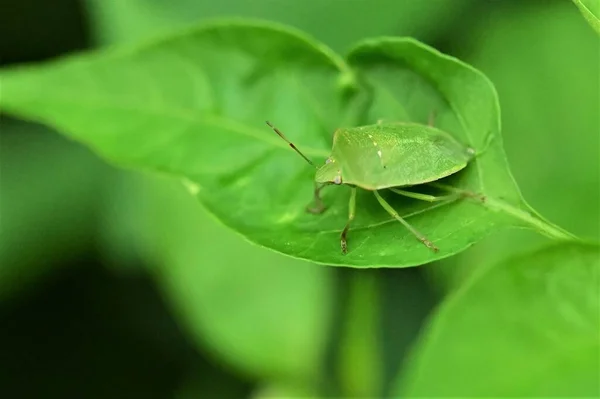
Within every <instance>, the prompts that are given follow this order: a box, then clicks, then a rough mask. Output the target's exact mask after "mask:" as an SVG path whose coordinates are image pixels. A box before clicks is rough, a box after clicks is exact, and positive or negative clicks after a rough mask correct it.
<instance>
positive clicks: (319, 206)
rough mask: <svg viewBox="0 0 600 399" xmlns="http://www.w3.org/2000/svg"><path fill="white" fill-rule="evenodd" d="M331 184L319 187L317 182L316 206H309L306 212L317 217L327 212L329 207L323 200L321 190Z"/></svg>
mask: <svg viewBox="0 0 600 399" xmlns="http://www.w3.org/2000/svg"><path fill="white" fill-rule="evenodd" d="M328 185H329V183H323V184H321V185H320V186H319V184H318V183H316V182H315V191H314V205H313V206H308V207H307V208H306V211H307V212H309V213H312V214H315V215H318V214H320V213H323V212H325V210H326V209H327V207H326V206H325V203H324V202H323V199H322V198H321V190H322V189H323V187H325V186H328Z"/></svg>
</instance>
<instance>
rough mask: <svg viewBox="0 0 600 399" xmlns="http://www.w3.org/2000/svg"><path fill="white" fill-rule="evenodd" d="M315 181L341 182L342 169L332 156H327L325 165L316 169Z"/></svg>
mask: <svg viewBox="0 0 600 399" xmlns="http://www.w3.org/2000/svg"><path fill="white" fill-rule="evenodd" d="M315 181H316V182H317V183H333V184H342V182H343V179H342V171H341V169H340V165H339V164H338V163H337V162H335V160H334V159H333V158H328V159H327V162H325V165H323V166H321V167H320V168H319V169H317V174H316V176H315Z"/></svg>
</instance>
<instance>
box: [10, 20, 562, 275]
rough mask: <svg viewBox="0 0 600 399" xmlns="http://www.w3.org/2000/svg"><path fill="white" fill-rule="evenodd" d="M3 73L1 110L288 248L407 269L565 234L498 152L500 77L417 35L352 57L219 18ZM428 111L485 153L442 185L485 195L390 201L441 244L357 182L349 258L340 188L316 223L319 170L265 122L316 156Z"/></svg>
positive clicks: (373, 44) (273, 29) (361, 49)
mask: <svg viewBox="0 0 600 399" xmlns="http://www.w3.org/2000/svg"><path fill="white" fill-rule="evenodd" d="M199 49H201V51H199ZM224 65H225V66H227V67H223V66H224ZM1 76H2V78H3V81H4V85H3V86H4V90H3V92H4V105H3V106H4V108H5V109H6V110H7V111H9V112H12V113H14V114H15V115H20V116H22V117H26V118H30V119H34V120H38V121H41V122H44V123H47V124H50V125H52V126H54V127H55V128H57V129H58V130H59V131H63V132H66V133H67V134H68V135H70V136H71V137H73V138H75V139H77V140H79V141H81V142H83V143H85V144H87V145H89V146H90V147H92V148H93V149H94V150H95V151H97V152H98V153H99V154H101V155H102V156H104V157H106V158H107V159H109V160H111V161H113V162H115V163H118V164H120V165H126V166H131V167H138V168H143V169H146V170H151V171H160V172H165V173H168V174H171V175H173V176H176V177H178V178H181V179H185V181H186V182H187V183H188V186H189V187H191V190H192V192H193V194H194V195H195V196H196V197H197V198H198V199H199V200H200V201H201V202H202V204H203V205H204V206H205V207H206V208H207V209H209V210H210V212H212V213H213V214H214V215H216V216H217V217H218V218H219V219H220V220H221V221H222V222H223V223H224V224H226V225H227V226H229V227H231V228H233V229H235V230H237V231H238V232H240V233H241V234H243V235H244V236H246V237H247V238H248V239H249V240H251V241H253V242H255V243H257V244H259V245H262V246H265V247H268V248H272V249H275V250H277V251H279V252H282V253H285V254H288V255H291V256H294V257H298V258H302V259H306V260H312V261H315V262H318V263H325V264H331V265H344V266H360V267H375V266H396V267H403V266H413V265H419V264H423V263H427V262H430V261H433V260H436V259H440V258H442V257H447V256H450V255H453V254H456V253H457V252H460V251H463V250H464V249H466V248H467V247H469V246H470V245H471V244H473V243H475V242H476V241H478V240H479V239H481V238H482V237H483V236H485V235H487V234H489V233H490V232H491V231H494V229H498V228H500V227H502V226H520V227H521V226H522V227H525V226H526V227H529V226H531V227H534V228H536V229H538V230H539V231H541V232H542V233H545V234H548V235H550V236H552V237H556V238H563V239H564V238H569V237H570V236H569V235H568V234H567V233H565V232H563V231H561V230H560V229H558V228H556V227H554V226H552V225H550V224H548V223H547V222H545V221H544V220H543V219H541V218H539V217H537V216H535V214H533V213H532V212H531V211H530V210H529V209H528V206H527V205H526V203H525V202H524V201H523V200H522V199H521V196H520V194H519V192H518V189H517V188H516V185H515V183H514V181H513V179H512V177H511V175H510V172H509V171H508V167H507V165H506V161H505V156H504V153H503V150H502V146H501V140H500V124H499V109H498V101H497V98H496V94H495V91H494V88H493V86H492V85H491V84H490V83H489V81H488V80H487V79H486V78H485V77H484V76H483V75H482V74H481V73H480V72H478V71H476V70H474V69H473V68H471V67H469V66H467V65H465V64H463V63H461V62H460V61H458V60H456V59H454V58H451V57H448V56H445V55H443V54H440V53H438V52H436V51H435V50H433V49H432V48H430V47H428V46H425V45H423V44H421V43H419V42H417V41H415V40H412V39H402V38H399V39H374V40H371V41H368V42H364V43H359V44H358V45H357V46H356V47H355V48H354V49H353V50H351V52H350V54H349V56H348V62H347V63H346V62H345V61H344V60H343V59H342V58H340V57H339V56H337V55H336V54H335V53H333V52H332V51H331V50H329V49H327V48H326V47H325V46H324V45H322V44H320V43H317V42H315V41H314V40H312V39H309V38H306V37H304V36H303V35H301V34H300V33H297V32H294V31H291V30H288V29H285V28H282V27H278V26H276V25H271V24H263V23H252V22H219V23H214V24H211V25H208V26H202V27H200V28H198V29H192V30H189V31H185V32H182V33H181V34H178V35H174V36H171V37H167V38H164V39H161V40H160V41H157V42H155V43H150V44H147V45H143V46H140V47H129V48H126V49H123V50H115V51H112V52H107V53H105V54H94V55H89V56H79V57H74V58H71V59H67V60H62V61H58V62H54V63H51V64H49V65H44V66H38V67H35V68H32V69H17V70H8V71H5V72H4V73H3V74H2V75H1ZM362 79H364V80H366V83H363V82H362ZM432 110H433V111H434V112H435V114H436V125H437V126H439V127H440V128H441V129H443V130H446V131H449V132H452V133H453V134H454V135H455V136H456V137H457V138H458V139H459V140H461V141H462V142H464V143H465V144H467V145H468V146H470V147H471V148H473V149H474V150H475V151H476V153H479V152H481V154H478V155H477V156H476V158H475V160H474V161H472V162H471V164H470V165H469V166H468V168H467V170H465V171H464V172H462V173H459V174H458V176H451V177H450V178H449V179H448V180H449V182H448V183H447V184H450V185H451V187H452V188H451V189H452V190H453V191H467V192H471V193H475V194H477V195H480V196H484V197H485V200H484V201H480V200H475V201H469V200H462V201H455V202H453V203H449V204H447V203H442V204H433V205H432V204H427V203H423V202H419V201H416V200H412V201H402V199H400V198H398V197H397V196H396V198H394V201H393V204H394V205H395V208H397V209H402V211H401V216H403V217H405V218H408V219H409V221H410V222H411V223H412V224H413V225H414V226H415V227H416V228H417V230H420V231H421V232H422V233H423V234H425V236H427V237H428V238H429V239H430V240H432V241H433V242H435V244H436V245H437V246H438V247H440V248H441V251H440V252H439V253H432V252H431V251H428V250H427V249H426V248H424V247H422V246H418V245H415V240H414V237H413V236H412V234H411V233H410V232H409V231H408V230H407V229H401V228H400V226H399V225H398V224H397V223H396V221H395V220H394V219H393V218H391V217H390V216H389V214H387V213H386V212H385V211H384V210H383V209H381V208H380V207H378V206H377V204H376V203H375V200H374V198H373V197H372V196H371V195H370V194H369V196H368V197H367V194H368V193H365V192H363V193H361V194H363V195H361V196H359V199H358V202H359V204H360V205H359V209H358V216H357V218H356V220H355V221H354V222H353V224H352V230H351V235H352V247H353V249H351V251H350V252H349V254H348V255H343V254H341V253H340V251H339V250H338V249H337V248H338V245H339V244H338V239H337V237H338V236H339V234H340V232H341V230H342V228H343V226H344V225H345V222H346V219H347V216H346V214H347V210H346V205H345V202H346V201H347V195H348V194H347V192H345V191H344V190H343V189H342V190H340V189H338V190H336V191H335V192H334V191H333V190H330V191H331V192H327V193H326V195H325V197H324V200H325V201H326V203H327V204H328V206H329V207H330V210H329V212H326V213H325V214H324V215H322V216H320V217H315V216H314V215H310V214H308V213H307V212H305V208H306V205H307V203H308V202H309V201H310V193H311V187H312V185H313V183H312V182H311V178H310V177H311V171H310V169H308V168H306V166H305V165H304V164H302V163H301V162H298V159H297V158H295V157H291V156H290V152H284V151H282V150H284V149H286V148H287V147H286V143H285V142H284V141H280V140H279V139H278V138H277V137H276V136H274V135H272V134H270V132H268V131H267V130H266V129H263V130H264V131H261V129H260V126H261V125H262V120H263V119H264V118H265V115H270V116H269V118H270V119H273V120H276V121H278V122H277V124H278V126H280V128H281V129H282V130H283V131H294V132H295V133H296V134H295V136H296V137H297V139H296V138H295V139H294V140H295V141H296V143H297V146H298V147H299V148H302V151H303V152H304V153H305V154H306V155H308V156H309V157H313V158H316V159H319V160H320V162H319V163H323V162H324V159H325V158H326V157H327V155H328V148H327V146H328V145H330V142H331V139H330V136H331V132H333V131H334V130H335V129H336V127H340V126H356V125H366V124H369V123H375V122H376V120H377V119H378V118H383V119H389V120H400V121H415V122H418V121H422V122H423V123H425V121H424V120H423V119H424V118H425V117H426V116H427V115H428V114H429V113H430V112H431V111H432ZM268 134H269V135H268ZM487 142H491V144H490V145H487ZM445 180H446V179H445ZM302 193H306V194H307V195H301V194H302ZM467 226H468V228H467ZM390 243H393V245H390Z"/></svg>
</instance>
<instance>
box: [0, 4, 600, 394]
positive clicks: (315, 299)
mask: <svg viewBox="0 0 600 399" xmlns="http://www.w3.org/2000/svg"><path fill="white" fill-rule="evenodd" d="M2 10H3V12H1V13H0V55H1V57H0V59H1V61H2V63H3V65H7V64H14V63H19V62H25V61H36V60H42V59H47V58H49V57H54V56H57V55H61V54H65V53H69V52H73V51H76V50H80V49H85V48H93V47H100V46H105V45H112V44H115V43H123V42H135V41H137V40H139V39H143V38H147V37H152V36H157V35H160V34H161V32H166V31H169V30H170V29H175V28H178V27H182V26H187V25H189V24H193V23H195V22H197V21H201V20H203V19H206V18H213V17H220V16H251V17H258V18H264V19H270V20H275V21H279V22H284V23H288V24H291V25H294V26H296V27H299V28H301V29H303V30H306V31H307V32H308V33H310V34H312V35H313V36H315V37H316V38H317V39H320V40H321V41H323V42H325V43H326V44H328V45H330V46H331V47H333V48H334V49H335V50H338V51H344V50H345V49H346V48H348V47H350V45H351V44H352V43H353V42H354V41H356V40H358V39H361V38H364V37H369V36H378V35H410V36H414V37H416V38H417V39H420V40H422V41H424V42H426V43H428V44H430V45H433V46H435V47H437V48H438V49H440V50H442V51H444V52H446V53H449V54H451V55H454V56H457V57H459V58H461V59H463V60H465V61H466V62H468V63H471V64H472V65H474V66H475V67H476V68H479V69H481V70H482V71H483V72H484V73H485V74H487V75H488V76H489V77H490V78H491V80H492V81H493V82H494V84H495V85H496V87H497V89H498V92H499V96H500V102H501V110H502V125H503V137H504V142H505V147H506V153H507V156H508V159H509V162H510V165H511V168H512V171H513V173H514V175H515V178H516V180H517V182H518V184H519V186H520V187H521V190H522V192H523V195H524V197H525V198H526V199H527V200H528V201H529V202H530V203H531V205H532V206H533V207H534V208H535V209H536V210H538V211H539V212H541V213H542V214H543V215H544V216H546V217H547V218H549V219H550V220H551V221H553V222H555V223H556V224H558V225H560V226H562V227H564V228H566V229H568V230H570V231H571V232H573V233H575V234H578V235H581V236H584V237H589V238H596V239H597V238H599V237H600V228H599V224H598V220H600V209H599V206H598V204H599V203H600V183H599V181H600V164H599V162H600V161H599V159H600V158H599V154H598V153H599V149H600V135H599V134H598V132H599V131H600V118H599V116H598V110H599V109H600V98H599V97H600V95H599V93H598V87H600V81H599V79H600V78H599V74H598V70H600V55H599V46H598V37H597V36H596V35H595V34H594V31H593V30H592V29H591V28H590V27H589V26H588V25H587V24H586V23H585V21H584V20H583V18H582V17H581V15H580V14H579V12H578V10H577V9H576V8H575V7H574V5H573V4H571V3H570V2H568V1H563V0H555V1H521V0H514V1H508V0H506V1H477V0H434V1H428V2H425V1H420V0H402V1H400V0H377V1H367V0H329V1H317V0H309V1H306V0H305V1H299V0H298V1H297V0H261V1H250V0H223V1H220V2H208V1H193V0H177V1H174V0H170V1H167V0H128V1H122V0H88V1H84V2H78V1H75V0H55V1H52V2H50V1H35V0H27V1H24V0H20V1H15V0H4V1H3V2H2ZM0 130H1V131H0V140H1V143H0V144H1V147H0V168H1V173H0V186H1V187H0V188H1V195H2V197H1V202H0V207H1V211H2V215H1V220H0V222H1V227H2V229H1V232H0V234H1V238H0V301H1V302H0V353H1V354H2V357H1V359H2V360H1V362H0V396H1V397H98V398H106V397H144V398H153V397H156V398H170V397H180V398H188V397H189V398H192V397H194V398H196V397H220V398H221V397H249V396H254V397H265V396H267V395H269V394H272V395H280V396H288V397H289V396H306V395H308V394H310V393H311V390H314V389H317V388H318V389H319V390H321V392H325V393H328V394H330V395H340V392H353V393H356V394H361V393H368V392H372V391H370V388H372V387H375V386H377V387H379V388H377V389H375V391H376V392H377V393H378V394H381V393H382V392H384V391H385V390H386V389H387V387H388V386H389V385H390V384H391V380H392V379H393V377H394V376H395V374H396V373H397V370H398V367H399V366H400V363H401V362H402V361H403V359H404V355H405V353H406V351H407V348H408V345H410V344H411V343H412V342H414V340H415V338H416V337H417V334H418V332H419V329H420V327H421V326H422V323H423V322H424V320H425V318H426V317H427V315H428V314H429V313H430V311H431V310H432V309H433V307H434V306H435V304H436V303H437V302H438V301H439V300H440V298H442V297H443V295H445V293H446V291H447V290H448V289H452V287H455V286H457V285H459V284H460V282H461V281H463V279H464V277H465V276H466V275H467V274H468V273H470V272H471V271H472V270H474V269H476V268H477V267H479V266H480V265H482V264H487V263H489V262H493V261H496V260H500V259H502V258H505V257H506V256H508V255H511V254H515V253H520V252H522V251H524V250H526V249H530V248H534V247H537V246H539V245H540V244H542V243H544V242H546V241H545V239H544V238H541V237H538V236H536V235H535V234H534V233H531V232H515V231H509V232H506V233H503V234H496V235H494V236H492V237H489V238H488V239H486V240H485V241H484V242H482V243H480V244H478V245H477V246H475V247H474V248H472V249H470V250H468V251H466V252H464V253H462V254H460V255H458V256H456V257H454V258H451V259H448V260H446V261H443V262H439V263H436V264H433V265H428V266H427V267H424V268H410V269H404V270H402V269H401V270H364V271H352V270H345V269H336V270H331V269H328V268H323V267H318V266H316V265H310V264H306V263H304V262H299V261H294V260H290V259H287V258H284V257H282V256H279V255H276V254H273V253H270V252H269V251H267V250H264V249H260V248H256V247H254V246H251V245H250V244H248V243H246V242H245V241H244V240H243V239H242V238H240V237H239V236H237V235H236V234H233V233H231V232H230V231H227V230H226V229H224V228H223V227H222V226H220V225H218V224H217V223H216V222H215V221H214V220H213V219H212V218H210V217H208V216H207V215H206V214H205V212H204V211H202V210H201V209H197V208H198V207H197V206H196V204H195V203H193V200H192V199H191V198H188V196H186V195H185V194H184V193H183V191H182V190H181V189H180V188H179V187H175V186H174V185H172V184H169V183H167V182H164V181H162V180H161V179H157V178H155V177H152V176H145V175H140V174H134V173H131V172H124V171H118V170H115V169H113V168H111V167H109V166H108V165H106V164H104V163H103V162H102V161H100V160H99V159H98V158H97V157H95V156H94V155H92V154H91V153H90V152H89V151H87V150H85V149H84V148H82V147H80V146H78V145H76V144H74V143H71V142H68V141H67V140H65V139H63V138H62V137H60V136H59V135H57V134H55V133H54V132H50V131H48V130H47V129H44V128H42V127H39V126H35V125H32V124H28V123H24V122H21V121H17V120H14V119H9V118H7V117H5V116H2V120H1V124H0ZM165 209H177V212H170V211H169V212H166V211H165ZM190 214H193V216H190ZM190 236H194V237H195V238H196V239H195V240H193V241H191V240H188V238H189V237H190ZM357 277H358V279H357ZM356 281H361V283H359V284H360V286H359V287H356V286H355V284H356ZM351 291H352V292H356V291H358V292H359V293H360V295H359V297H360V298H362V301H361V302H360V306H356V303H354V302H350V300H349V297H350V295H349V292H351ZM354 300H356V299H354ZM349 304H350V305H352V306H349ZM374 309H381V310H377V311H376V312H375V311H374ZM374 313H378V315H376V316H374ZM366 325H372V326H374V327H373V328H368V327H365V326H366ZM473 334H476V331H474V332H473ZM369 337H370V338H371V339H370V340H369ZM369 342H376V343H377V345H378V346H379V347H378V348H377V350H378V351H379V353H381V354H382V356H383V359H384V362H383V367H382V370H381V374H380V376H382V377H378V378H383V380H376V381H373V380H370V379H369V370H370V369H369V367H368V365H369V364H370V363H369V361H373V359H370V355H369V354H366V355H365V354H364V353H360V352H352V351H348V348H353V347H356V346H357V345H363V344H364V345H366V346H368V344H369ZM348 353H349V354H348ZM320 354H324V355H325V356H324V358H323V359H322V358H320V357H319V355H320ZM348 357H349V358H348ZM344 359H347V360H348V362H350V360H353V361H355V362H356V364H357V366H356V369H355V370H347V368H348V367H344V366H340V364H344V363H345V364H348V362H344V361H343V360H344ZM361 365H362V366H361ZM318 367H323V369H322V370H320V369H316V368H318ZM315 370H318V372H316V371H315ZM315 374H320V376H321V378H320V379H319V381H318V383H315V379H314V375H315ZM349 376H362V377H363V378H362V379H361V378H359V377H356V378H350V377H349ZM353 381H354V382H353Z"/></svg>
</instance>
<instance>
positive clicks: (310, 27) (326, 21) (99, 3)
mask: <svg viewBox="0 0 600 399" xmlns="http://www.w3.org/2000/svg"><path fill="white" fill-rule="evenodd" d="M470 2H471V0H453V1H452V2H448V0H429V1H413V0H400V1H398V0H377V7H373V4H372V2H370V1H369V0H357V1H354V2H353V4H352V6H351V7H340V4H339V3H338V2H335V1H322V0H286V1H269V0H267V1H248V0H228V1H227V2H219V1H196V0H179V1H169V2H159V1H158V2H149V1H147V0H128V1H121V0H87V1H86V4H88V8H89V11H90V15H91V18H92V21H93V24H92V28H94V31H95V36H96V37H98V38H100V40H101V41H102V42H122V41H129V42H135V41H136V40H139V39H140V38H144V37H147V36H152V35H156V34H157V31H158V32H160V31H168V30H171V29H177V28H179V27H181V26H182V25H187V24H190V23H198V22H199V21H201V20H207V19H214V18H223V17H227V16H231V15H236V16H237V17H245V18H261V19H267V20H270V21H275V22H279V23H284V24H287V25H291V26H294V27H296V28H298V29H301V30H302V31H304V32H307V33H309V34H312V35H317V36H318V37H319V39H320V40H321V41H322V42H324V43H326V44H327V45H328V46H330V47H332V48H334V49H336V50H344V49H346V48H348V47H350V46H351V45H352V44H353V42H354V41H356V40H359V39H363V38H365V37H372V36H379V35H391V34H394V35H407V36H416V37H417V38H419V39H425V38H432V37H435V36H436V35H440V34H443V32H444V30H445V29H448V26H451V25H452V23H453V22H454V19H455V18H460V17H462V14H463V13H464V11H465V10H466V9H467V7H468V6H469V3H470ZM357 19H360V20H361V23H360V24H352V23H350V24H349V23H346V22H345V21H355V20H357Z"/></svg>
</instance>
